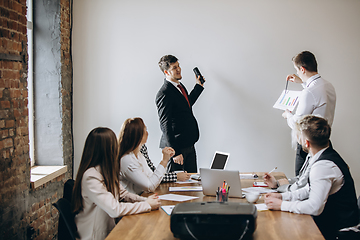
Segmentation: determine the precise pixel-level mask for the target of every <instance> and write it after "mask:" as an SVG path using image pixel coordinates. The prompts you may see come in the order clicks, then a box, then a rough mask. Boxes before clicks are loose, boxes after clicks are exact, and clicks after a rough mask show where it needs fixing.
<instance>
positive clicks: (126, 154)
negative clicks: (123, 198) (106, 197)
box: [119, 118, 175, 194]
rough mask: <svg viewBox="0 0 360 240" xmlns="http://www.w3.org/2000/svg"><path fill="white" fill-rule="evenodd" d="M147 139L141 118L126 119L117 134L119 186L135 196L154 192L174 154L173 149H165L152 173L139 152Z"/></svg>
mask: <svg viewBox="0 0 360 240" xmlns="http://www.w3.org/2000/svg"><path fill="white" fill-rule="evenodd" d="M147 138H148V132H147V129H146V126H145V124H144V121H143V120H142V119H141V118H129V119H127V120H126V121H125V122H124V124H123V126H122V127H121V131H120V134H119V146H120V154H119V161H120V181H121V185H122V186H124V187H125V188H126V190H128V191H129V192H132V193H136V194H141V193H142V192H144V191H145V192H154V191H155V189H156V188H157V187H158V186H159V184H160V183H161V180H162V178H163V177H164V174H165V172H166V165H167V164H168V162H169V160H170V158H171V157H172V156H174V154H175V151H174V149H172V148H170V147H165V148H164V149H163V150H162V153H163V158H162V160H161V161H160V164H159V165H158V166H157V168H156V170H155V171H154V172H153V171H152V170H151V169H150V167H149V166H148V164H147V162H146V159H145V157H144V156H143V155H142V154H141V152H140V149H141V146H142V145H144V144H145V143H146V141H147Z"/></svg>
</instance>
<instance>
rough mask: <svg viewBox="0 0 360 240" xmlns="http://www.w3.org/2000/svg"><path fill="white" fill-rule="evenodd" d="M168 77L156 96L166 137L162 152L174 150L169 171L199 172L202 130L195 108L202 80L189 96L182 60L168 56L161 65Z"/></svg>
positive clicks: (201, 87)
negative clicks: (197, 153)
mask: <svg viewBox="0 0 360 240" xmlns="http://www.w3.org/2000/svg"><path fill="white" fill-rule="evenodd" d="M159 67H160V69H161V71H162V72H163V73H164V74H165V80H164V84H163V85H162V87H161V88H160V90H159V92H158V93H157V95H156V100H155V101H156V107H157V110H158V115H159V121H160V128H161V131H162V133H163V134H162V137H161V140H160V148H164V147H172V148H173V149H174V150H175V155H174V157H173V159H172V160H171V161H169V165H168V171H177V170H184V171H187V172H189V173H195V172H197V163H196V151H195V147H194V145H195V143H196V142H197V141H198V139H199V127H198V124H197V121H196V119H195V117H194V114H193V112H192V106H193V105H194V103H195V102H196V100H197V99H198V97H199V96H200V94H201V92H202V91H203V90H204V87H203V84H201V82H200V77H198V78H196V84H195V86H194V88H193V90H192V91H191V92H190V94H188V92H187V90H186V88H185V86H184V85H182V84H181V83H180V80H181V78H182V77H181V68H180V65H179V62H178V59H177V58H176V57H174V56H172V55H165V56H163V57H162V58H161V59H160V61H159Z"/></svg>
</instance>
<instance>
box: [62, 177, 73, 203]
mask: <svg viewBox="0 0 360 240" xmlns="http://www.w3.org/2000/svg"><path fill="white" fill-rule="evenodd" d="M74 184H75V181H74V180H73V179H68V180H67V181H66V182H65V184H64V196H63V197H64V198H65V199H66V200H68V201H69V202H70V203H71V198H72V192H73V189H74Z"/></svg>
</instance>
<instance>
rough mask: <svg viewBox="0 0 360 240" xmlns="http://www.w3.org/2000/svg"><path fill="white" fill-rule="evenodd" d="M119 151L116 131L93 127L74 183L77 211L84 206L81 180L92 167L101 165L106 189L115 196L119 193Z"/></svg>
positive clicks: (74, 206) (73, 203) (75, 207)
mask: <svg viewBox="0 0 360 240" xmlns="http://www.w3.org/2000/svg"><path fill="white" fill-rule="evenodd" d="M118 153H119V148H118V143H117V139H116V136H115V133H114V132H113V131H112V130H111V129H109V128H102V127H98V128H95V129H93V130H92V131H91V132H90V133H89V135H88V136H87V138H86V141H85V145H84V150H83V153H82V157H81V162H80V166H79V169H78V173H77V175H76V180H75V184H74V190H73V196H72V205H73V211H74V212H75V213H78V212H81V211H82V210H83V208H84V205H83V198H82V195H81V181H82V178H83V175H84V173H85V172H86V170H87V169H89V168H91V167H96V166H99V167H100V171H101V174H102V176H103V178H104V185H105V186H106V189H107V190H108V191H109V192H111V193H112V194H113V195H114V197H116V195H117V194H119V190H120V189H119V187H120V185H119V171H120V164H119V161H118V160H117V157H118Z"/></svg>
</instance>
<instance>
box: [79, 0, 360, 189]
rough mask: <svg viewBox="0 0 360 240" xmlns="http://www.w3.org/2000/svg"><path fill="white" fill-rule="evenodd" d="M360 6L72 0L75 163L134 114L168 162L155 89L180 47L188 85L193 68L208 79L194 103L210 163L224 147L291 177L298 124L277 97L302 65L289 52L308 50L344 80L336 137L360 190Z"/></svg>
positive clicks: (327, 72) (202, 150)
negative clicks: (92, 141)
mask: <svg viewBox="0 0 360 240" xmlns="http://www.w3.org/2000/svg"><path fill="white" fill-rule="evenodd" d="M359 12H360V1H357V0H342V1H340V0H337V1H335V0H332V1H330V0H328V1H313V0H303V1H301V2H299V1H286V0H272V1H269V0H254V1H240V0H238V1H234V0H222V1H209V0H198V1H190V0H182V1H165V0H164V1H162V0H152V1H130V0H129V1H125V0H123V1H118V0H106V1H105V0H103V1H97V0H76V1H74V27H73V60H74V139H75V171H77V167H78V164H79V162H80V158H81V152H82V148H83V145H84V141H85V138H86V136H87V134H88V133H89V132H90V130H91V129H93V128H94V127H97V126H107V127H110V128H111V129H113V130H114V132H115V133H116V134H118V133H119V130H120V127H121V124H122V123H123V121H124V120H125V119H126V118H129V117H136V116H140V117H142V118H143V119H144V121H145V124H146V125H147V127H148V131H149V134H150V135H149V140H148V143H147V145H148V148H149V152H150V157H151V159H152V160H153V161H154V162H155V163H158V162H159V160H160V157H161V152H160V149H159V148H158V144H159V139H160V135H161V131H160V128H159V122H158V117H157V111H156V106H155V95H156V93H157V91H158V89H159V88H160V86H161V85H162V83H163V74H162V73H161V71H160V70H159V68H158V66H157V63H158V61H159V59H160V57H161V56H163V55H165V54H173V55H175V56H176V57H178V58H179V62H180V65H181V67H182V75H183V80H182V81H183V83H184V84H185V85H186V86H187V88H188V90H190V89H191V88H192V86H193V84H194V83H195V78H194V74H193V72H192V69H193V67H195V66H198V67H199V69H200V70H201V72H202V74H203V75H204V76H205V78H206V80H207V82H206V84H205V85H206V86H205V91H204V92H203V93H202V95H201V96H200V98H199V100H198V101H197V103H196V104H195V106H194V112H195V115H196V117H197V120H198V123H199V125H200V134H201V136H200V140H199V142H198V143H197V145H196V148H197V152H198V166H199V167H208V166H209V165H210V161H211V158H212V156H213V153H214V151H215V150H219V151H225V152H230V154H231V156H230V162H229V164H228V166H227V169H238V170H240V171H269V170H271V169H272V168H273V167H274V166H278V170H279V171H283V172H285V173H286V174H287V175H288V176H293V175H294V159H295V152H294V150H292V149H291V144H290V128H289V127H288V126H287V124H286V121H285V120H284V119H283V118H282V117H281V114H282V111H280V110H276V109H273V108H272V105H273V104H274V102H275V101H276V100H277V98H278V96H279V94H280V93H281V91H282V90H283V89H284V87H285V77H286V75H287V74H289V73H293V72H294V69H293V65H292V62H291V58H292V57H293V56H294V55H295V54H297V53H298V52H300V51H303V50H310V51H312V52H313V53H314V54H315V55H316V57H317V60H318V63H319V72H320V74H321V75H322V76H323V78H325V79H327V80H329V81H330V82H332V83H333V85H334V86H335V89H336V92H337V99H338V100H337V107H336V113H335V120H334V124H333V133H332V141H333V145H334V147H335V149H336V150H338V152H339V153H340V154H341V155H342V156H343V158H344V159H345V160H346V161H347V163H348V164H349V166H350V168H351V172H352V175H353V177H354V179H355V182H356V187H357V194H360V175H359V174H358V172H359V171H360V161H359V158H360V156H359V155H360V152H359V147H358V145H359V143H360V142H359V135H360V128H359V123H360V113H359V107H358V105H357V104H358V103H357V100H358V91H359V90H360V81H359V80H360V77H359V76H360V75H359V74H358V69H359V64H360V25H359V22H360V14H359ZM289 88H290V89H293V90H300V89H301V88H300V86H298V85H296V84H293V83H290V84H289ZM75 173H76V172H75Z"/></svg>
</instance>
